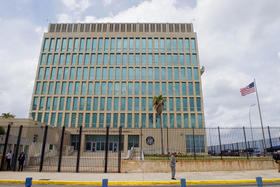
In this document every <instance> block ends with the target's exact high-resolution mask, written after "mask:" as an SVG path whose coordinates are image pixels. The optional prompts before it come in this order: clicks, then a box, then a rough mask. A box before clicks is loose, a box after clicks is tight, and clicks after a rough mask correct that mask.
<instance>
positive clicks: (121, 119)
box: [120, 114, 125, 127]
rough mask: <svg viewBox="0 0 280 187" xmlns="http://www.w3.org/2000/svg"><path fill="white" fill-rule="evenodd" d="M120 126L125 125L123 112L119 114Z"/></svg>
mask: <svg viewBox="0 0 280 187" xmlns="http://www.w3.org/2000/svg"><path fill="white" fill-rule="evenodd" d="M120 126H122V127H124V126H125V114H121V116H120Z"/></svg>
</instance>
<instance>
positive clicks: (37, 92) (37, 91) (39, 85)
mask: <svg viewBox="0 0 280 187" xmlns="http://www.w3.org/2000/svg"><path fill="white" fill-rule="evenodd" d="M40 87H41V82H37V84H36V91H35V94H36V95H38V94H39V92H40Z"/></svg>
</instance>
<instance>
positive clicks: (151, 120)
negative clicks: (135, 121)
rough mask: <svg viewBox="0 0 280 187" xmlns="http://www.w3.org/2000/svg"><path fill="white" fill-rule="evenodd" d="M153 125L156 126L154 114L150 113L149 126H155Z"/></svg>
mask: <svg viewBox="0 0 280 187" xmlns="http://www.w3.org/2000/svg"><path fill="white" fill-rule="evenodd" d="M153 127H154V115H153V114H149V128H153Z"/></svg>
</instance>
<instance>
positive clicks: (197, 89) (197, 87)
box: [195, 82, 200, 95]
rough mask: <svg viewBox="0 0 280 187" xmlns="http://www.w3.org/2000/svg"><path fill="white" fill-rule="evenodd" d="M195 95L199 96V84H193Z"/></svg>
mask: <svg viewBox="0 0 280 187" xmlns="http://www.w3.org/2000/svg"><path fill="white" fill-rule="evenodd" d="M195 94H196V95H200V87H199V82H196V83H195Z"/></svg>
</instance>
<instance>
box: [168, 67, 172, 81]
mask: <svg viewBox="0 0 280 187" xmlns="http://www.w3.org/2000/svg"><path fill="white" fill-rule="evenodd" d="M168 80H173V75H172V68H168Z"/></svg>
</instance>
